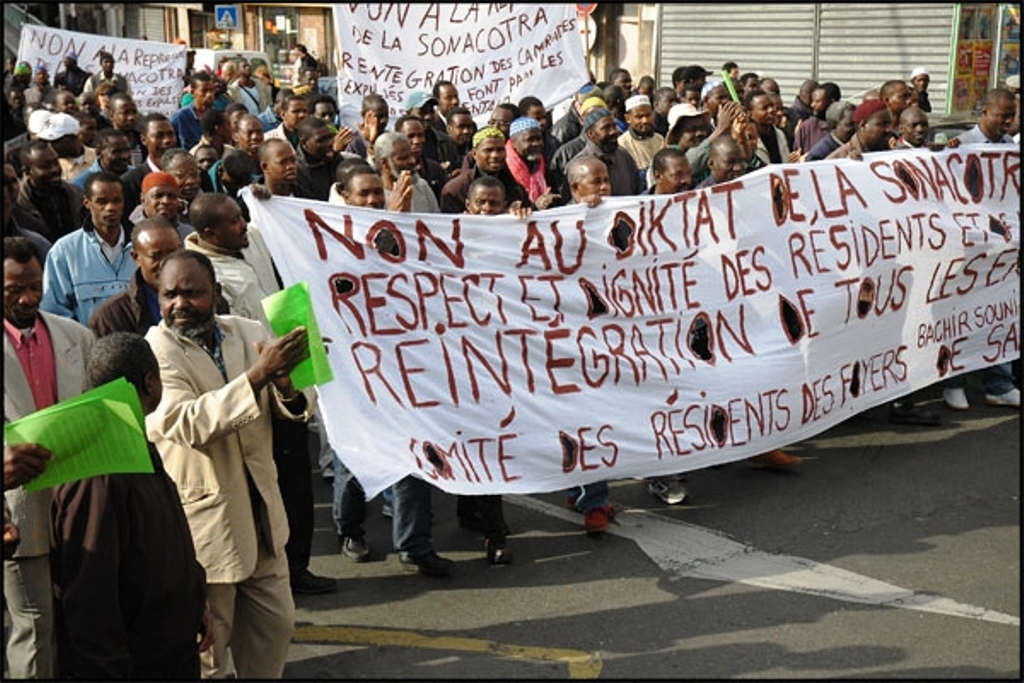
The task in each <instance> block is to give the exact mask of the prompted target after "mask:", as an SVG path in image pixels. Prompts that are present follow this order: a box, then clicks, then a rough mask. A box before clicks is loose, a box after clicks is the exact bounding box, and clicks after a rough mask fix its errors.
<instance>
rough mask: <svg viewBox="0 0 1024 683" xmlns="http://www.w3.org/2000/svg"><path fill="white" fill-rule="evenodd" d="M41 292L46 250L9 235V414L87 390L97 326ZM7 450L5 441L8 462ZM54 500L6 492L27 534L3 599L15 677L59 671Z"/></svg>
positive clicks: (10, 417) (7, 566)
mask: <svg viewBox="0 0 1024 683" xmlns="http://www.w3.org/2000/svg"><path fill="white" fill-rule="evenodd" d="M42 295H43V259H42V257H41V256H40V254H39V251H38V250H37V249H36V247H35V246H34V245H33V244H32V243H31V242H30V241H28V239H26V238H24V237H5V238H4V333H5V334H4V419H5V421H14V420H17V419H19V418H22V417H25V416H26V415H29V414H31V413H34V412H36V411H38V410H42V409H43V408H46V407H48V406H51V405H53V404H55V403H57V402H58V401H63V400H65V399H69V398H72V397H74V396H77V395H79V394H81V393H82V388H83V384H84V380H85V376H84V373H85V364H86V360H87V359H88V357H89V352H90V350H91V348H92V344H93V336H92V333H91V332H90V331H89V330H88V328H86V327H85V326H84V325H81V324H79V323H77V322H75V321H74V320H71V319H69V318H62V317H60V316H56V315H51V314H49V313H44V312H42V311H40V310H39V302H40V301H41V300H42ZM31 446H32V445H31V444H27V445H26V444H22V445H20V446H11V448H31ZM6 451H7V446H6V445H5V458H4V459H5V461H6V460H7V457H6ZM5 488H6V487H5ZM49 500H50V496H49V491H36V492H34V493H29V492H27V491H25V489H24V487H21V486H19V487H17V488H13V489H9V490H5V491H4V508H5V511H6V510H10V512H11V522H12V523H13V524H14V525H15V527H17V529H18V532H19V534H20V542H19V544H18V547H17V549H16V550H15V552H14V556H13V558H12V559H9V560H8V559H5V560H4V600H5V601H6V602H7V607H8V610H9V612H10V614H11V632H10V636H9V638H8V641H7V652H6V655H7V667H8V671H7V673H8V675H10V676H11V678H53V677H54V676H55V675H56V671H55V653H54V647H53V638H54V633H53V628H54V625H53V593H52V588H51V580H50V559H49V552H50V538H49V532H48V527H49V523H48V520H49ZM5 517H6V515H5Z"/></svg>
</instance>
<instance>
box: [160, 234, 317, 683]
mask: <svg viewBox="0 0 1024 683" xmlns="http://www.w3.org/2000/svg"><path fill="white" fill-rule="evenodd" d="M216 291H217V280H216V276H215V274H214V269H213V264H211V263H210V260H209V259H208V258H207V257H206V256H204V255H203V254H200V253H198V252H195V251H189V250H181V251H176V252H174V253H173V254H171V255H170V256H168V257H167V260H166V261H165V262H164V265H163V267H162V268H161V271H160V279H159V300H160V310H161V313H162V314H163V320H162V321H161V322H160V323H159V324H158V325H155V326H153V327H151V328H150V330H149V332H148V333H147V334H146V340H147V341H148V342H149V343H150V346H152V347H153V352H154V354H155V355H156V357H157V360H158V361H159V363H160V377H161V379H162V381H163V397H162V398H161V400H160V404H159V405H158V406H157V408H156V410H154V411H153V412H152V413H150V414H149V415H148V416H147V418H146V431H147V434H148V437H149V439H150V440H151V441H152V442H153V443H154V444H155V445H156V447H157V450H158V451H159V452H160V455H161V457H162V458H163V461H164V466H165V468H166V470H167V473H168V474H169V475H170V477H171V479H173V480H174V482H175V484H176V485H177V487H178V494H179V496H180V498H181V502H182V505H183V506H184V508H185V516H186V517H187V518H188V522H189V526H190V527H191V530H192V537H193V540H194V541H195V547H196V556H197V557H198V559H199V562H200V563H201V564H202V565H203V568H204V569H205V570H206V581H207V600H208V604H209V608H210V612H211V613H212V615H213V632H214V639H215V644H214V645H213V647H211V648H210V649H209V650H207V651H206V652H204V653H203V654H202V656H201V663H202V675H203V678H225V677H229V676H232V675H233V676H236V677H237V678H238V679H248V678H280V677H281V675H282V674H283V672H284V665H285V662H286V660H287V657H288V644H289V642H290V640H291V636H292V632H293V630H294V626H295V624H294V622H295V603H294V600H293V598H292V592H291V590H290V583H289V571H288V559H287V556H286V553H285V543H286V542H287V540H288V520H287V517H286V515H285V510H284V504H283V502H282V500H281V493H280V491H279V490H278V486H277V468H276V467H275V465H274V453H273V434H272V431H273V426H272V425H273V419H272V418H273V416H277V417H280V418H284V419H288V420H295V421H305V420H308V419H309V418H310V416H311V414H312V410H313V408H314V405H315V400H316V394H315V392H313V391H312V390H310V389H307V390H305V391H301V392H300V391H296V390H295V388H294V386H292V383H291V380H290V379H289V373H290V372H291V371H292V369H293V368H295V366H296V365H298V364H299V363H300V362H301V361H302V360H303V359H305V358H306V357H308V355H309V346H308V341H307V336H306V330H305V328H302V327H300V328H296V329H295V330H293V331H292V332H289V333H288V334H285V335H283V336H281V337H277V338H273V337H272V336H271V334H270V332H269V331H268V330H267V329H266V328H265V327H264V326H263V325H262V324H261V323H260V322H258V321H256V320H248V319H245V318H241V317H238V316H233V315H224V316H221V315H215V313H214V310H215V301H216Z"/></svg>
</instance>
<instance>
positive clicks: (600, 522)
mask: <svg viewBox="0 0 1024 683" xmlns="http://www.w3.org/2000/svg"><path fill="white" fill-rule="evenodd" d="M614 517H615V508H614V507H612V505H611V504H610V503H609V504H607V505H604V506H602V507H599V508H591V509H590V510H587V511H586V513H584V515H583V528H584V529H585V530H586V532H587V533H588V534H600V533H604V531H605V530H606V529H607V528H608V520H610V519H613V518H614Z"/></svg>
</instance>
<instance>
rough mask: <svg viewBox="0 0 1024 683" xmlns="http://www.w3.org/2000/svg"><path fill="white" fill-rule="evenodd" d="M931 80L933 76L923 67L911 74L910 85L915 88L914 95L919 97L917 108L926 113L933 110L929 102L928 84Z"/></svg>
mask: <svg viewBox="0 0 1024 683" xmlns="http://www.w3.org/2000/svg"><path fill="white" fill-rule="evenodd" d="M931 80H932V77H931V74H929V73H928V69H926V68H924V67H923V66H919V67H917V68H916V69H914V70H913V71H911V72H910V85H912V86H914V94H915V95H917V108H918V109H920V110H921V111H923V112H926V113H928V112H931V110H932V103H931V102H929V101H928V84H929V83H931Z"/></svg>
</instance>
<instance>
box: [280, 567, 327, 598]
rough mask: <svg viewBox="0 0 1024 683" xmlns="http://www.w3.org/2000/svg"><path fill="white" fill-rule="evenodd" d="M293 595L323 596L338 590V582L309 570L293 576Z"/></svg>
mask: <svg viewBox="0 0 1024 683" xmlns="http://www.w3.org/2000/svg"><path fill="white" fill-rule="evenodd" d="M291 584H292V593H295V594H297V595H322V594H324V593H333V592H334V591H336V590H338V582H337V581H335V580H334V579H331V578H328V577H326V576H317V575H316V574H314V573H313V572H311V571H309V570H308V569H303V570H302V571H300V572H296V573H295V574H292V577H291Z"/></svg>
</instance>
